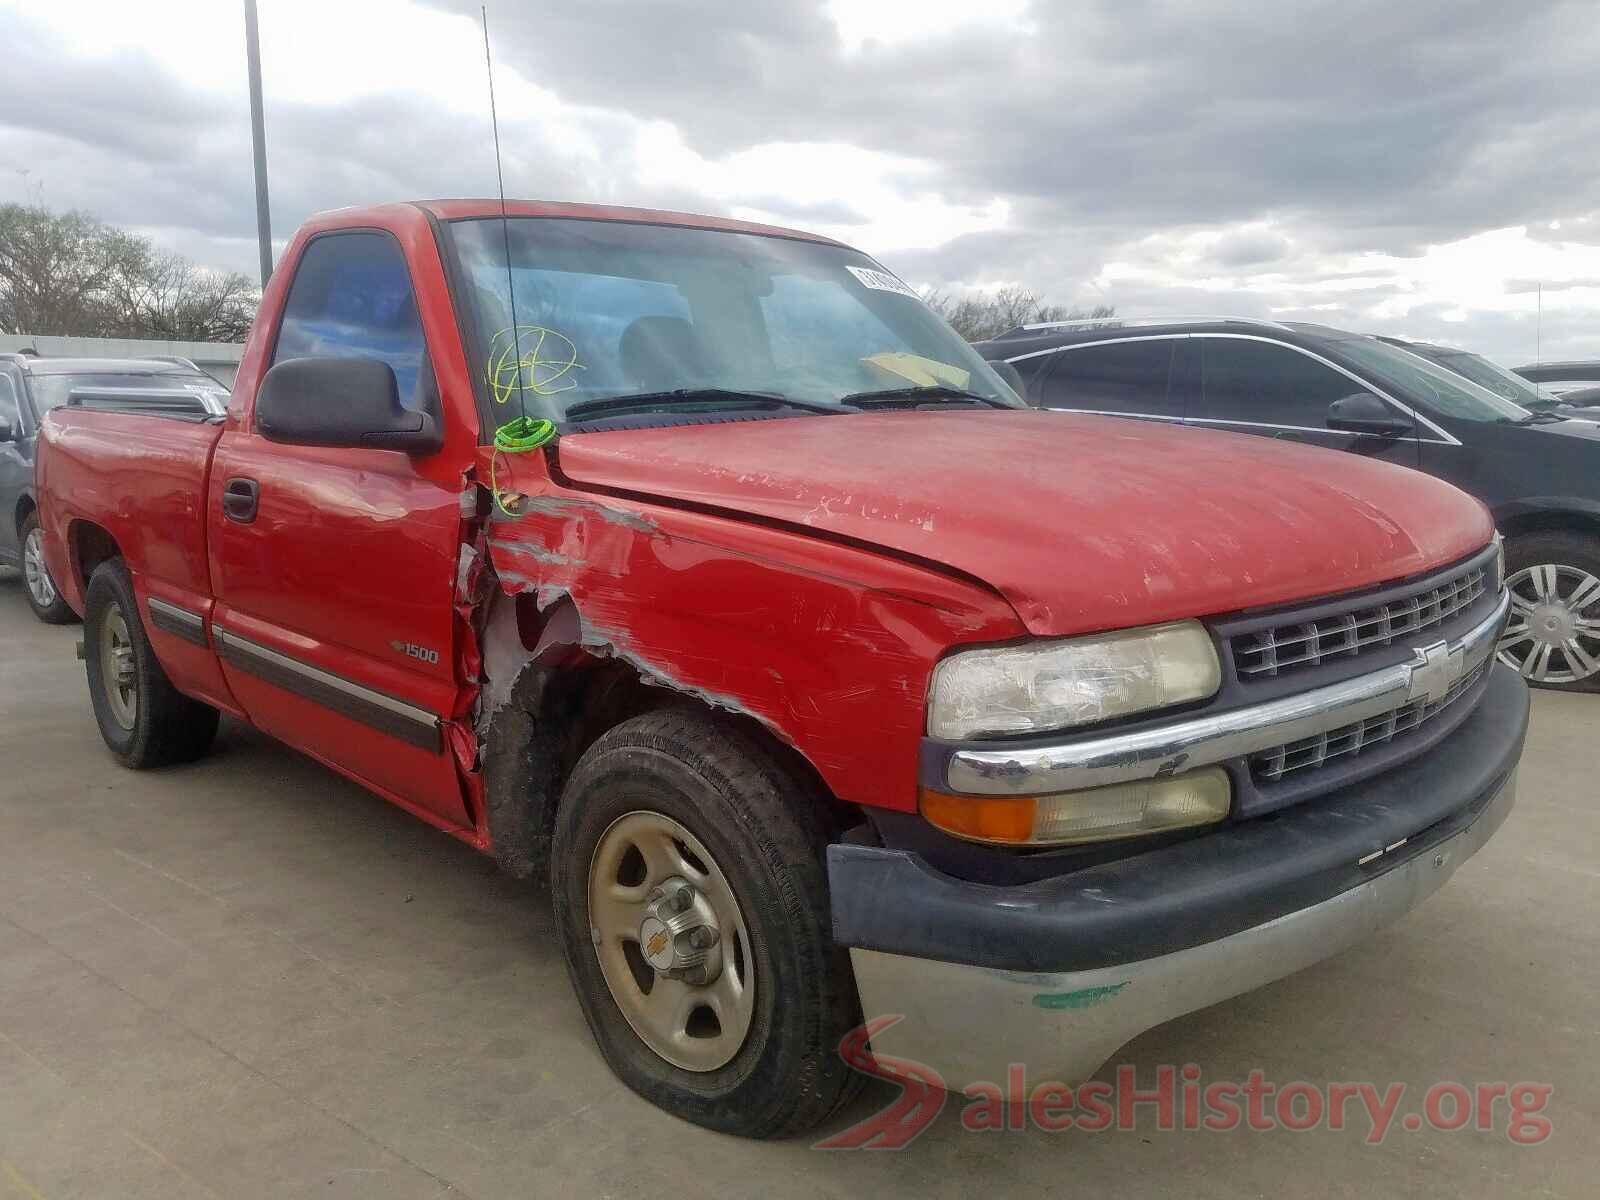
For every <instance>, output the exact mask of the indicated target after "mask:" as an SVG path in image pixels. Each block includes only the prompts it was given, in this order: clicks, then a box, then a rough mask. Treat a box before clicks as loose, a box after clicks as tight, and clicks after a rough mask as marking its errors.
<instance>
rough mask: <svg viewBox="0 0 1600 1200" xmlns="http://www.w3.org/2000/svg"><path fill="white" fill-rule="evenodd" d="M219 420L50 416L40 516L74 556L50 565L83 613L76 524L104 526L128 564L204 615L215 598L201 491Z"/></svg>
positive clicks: (75, 413)
mask: <svg viewBox="0 0 1600 1200" xmlns="http://www.w3.org/2000/svg"><path fill="white" fill-rule="evenodd" d="M222 430H223V425H222V423H221V422H219V421H215V420H206V421H198V420H195V419H193V417H190V416H183V415H176V414H161V413H155V412H148V411H145V412H122V411H113V410H109V409H98V408H91V407H77V406H73V407H68V408H60V409H56V410H55V411H53V412H52V413H51V414H50V415H49V416H48V417H47V418H46V420H45V422H44V425H43V428H42V430H41V434H40V446H39V461H38V468H37V471H38V485H39V497H40V510H41V513H42V519H43V521H44V523H45V525H46V527H47V530H48V531H49V532H50V533H52V534H54V535H56V537H55V539H54V541H55V545H58V546H65V547H68V548H69V551H70V552H71V553H72V554H73V558H74V561H73V562H71V563H70V564H64V563H52V564H51V567H52V571H53V572H54V573H55V575H56V579H57V581H58V584H59V586H60V587H61V589H62V593H63V594H64V595H65V596H66V597H67V601H68V603H70V604H71V605H72V606H73V608H75V609H78V610H80V611H81V609H82V607H83V588H84V586H85V584H86V583H87V580H86V579H85V578H84V576H83V572H82V564H81V563H80V562H78V561H77V543H76V541H75V539H74V536H73V528H72V527H73V525H74V523H75V522H79V521H88V522H91V523H92V524H95V525H98V526H101V527H102V528H104V529H105V530H106V531H107V532H108V533H110V535H111V536H112V538H114V539H115V540H116V543H117V545H118V546H120V547H121V548H122V551H123V553H124V555H125V556H126V558H127V560H128V562H129V563H130V564H132V565H134V567H135V569H136V570H138V571H141V572H142V573H143V574H145V575H147V576H148V577H149V578H150V580H151V581H159V586H160V590H161V591H163V592H170V593H173V598H174V599H180V598H183V599H188V600H189V601H191V602H192V604H193V605H194V607H196V608H200V609H204V608H205V607H206V606H208V605H209V602H210V599H211V584H210V572H209V570H208V567H207V564H206V522H205V503H206V488H207V485H208V483H209V476H210V470H211V453H212V451H213V450H214V449H215V447H216V444H217V441H218V439H219V438H221V436H222Z"/></svg>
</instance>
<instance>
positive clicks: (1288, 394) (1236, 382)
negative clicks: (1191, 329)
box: [1193, 338, 1362, 429]
mask: <svg viewBox="0 0 1600 1200" xmlns="http://www.w3.org/2000/svg"><path fill="white" fill-rule="evenodd" d="M1198 340H1199V341H1200V343H1201V345H1202V346H1203V347H1204V353H1203V357H1202V359H1201V362H1202V371H1203V383H1202V387H1201V390H1202V394H1203V396H1204V399H1203V400H1202V401H1201V406H1200V412H1199V413H1197V414H1193V415H1195V416H1196V417H1197V418H1198V419H1200V420H1206V421H1243V422H1254V423H1259V424H1263V425H1287V426H1297V427H1299V428H1302V429H1326V428H1327V427H1328V405H1330V404H1332V403H1333V402H1334V401H1335V400H1338V399H1339V398H1340V397H1342V396H1349V395H1352V394H1354V393H1356V392H1359V391H1361V390H1362V387H1361V385H1360V384H1359V383H1357V382H1356V381H1355V380H1353V379H1351V378H1350V377H1349V376H1347V375H1342V374H1340V373H1339V372H1338V371H1335V370H1334V369H1333V368H1332V367H1329V366H1325V365H1324V364H1322V363H1319V362H1318V361H1317V360H1316V359H1314V358H1308V357H1307V356H1306V355H1304V354H1301V353H1299V352H1298V351H1296V350H1290V349H1288V348H1287V347H1285V346H1275V345H1273V344H1272V343H1271V342H1253V341H1246V340H1243V339H1241V338H1200V339H1198Z"/></svg>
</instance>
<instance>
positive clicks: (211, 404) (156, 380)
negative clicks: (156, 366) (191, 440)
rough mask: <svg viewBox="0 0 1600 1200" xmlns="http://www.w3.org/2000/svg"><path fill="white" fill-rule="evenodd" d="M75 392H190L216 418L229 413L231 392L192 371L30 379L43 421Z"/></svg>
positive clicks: (130, 372)
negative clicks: (149, 390)
mask: <svg viewBox="0 0 1600 1200" xmlns="http://www.w3.org/2000/svg"><path fill="white" fill-rule="evenodd" d="M73 388H139V389H145V388H159V389H162V390H170V389H177V390H180V391H185V392H191V393H193V394H194V395H196V396H199V397H200V399H201V400H202V401H204V402H205V405H206V409H207V411H209V412H210V413H211V414H212V415H213V416H219V417H220V416H221V415H222V414H223V413H224V412H226V411H227V407H228V389H227V388H225V387H223V386H222V384H220V383H218V382H217V381H216V380H215V379H213V378H211V376H209V375H205V374H200V373H197V372H190V371H160V372H151V371H93V372H87V371H85V372H74V373H73V374H70V375H39V374H30V375H29V376H28V392H29V394H30V395H31V396H32V397H33V407H34V410H35V411H36V412H37V413H38V414H39V416H41V417H43V416H44V414H45V413H47V412H49V411H50V410H51V409H52V408H60V407H61V406H62V405H63V404H65V403H66V402H67V398H68V397H69V396H70V395H71V394H72V389H73Z"/></svg>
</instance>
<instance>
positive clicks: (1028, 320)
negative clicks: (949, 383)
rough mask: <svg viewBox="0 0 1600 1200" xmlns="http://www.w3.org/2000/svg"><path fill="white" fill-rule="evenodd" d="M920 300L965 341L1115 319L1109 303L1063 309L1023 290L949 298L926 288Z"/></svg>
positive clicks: (1114, 310)
mask: <svg viewBox="0 0 1600 1200" xmlns="http://www.w3.org/2000/svg"><path fill="white" fill-rule="evenodd" d="M922 299H923V301H924V302H925V303H926V304H927V305H928V307H929V308H931V309H933V311H934V312H936V313H938V314H939V315H940V316H941V317H943V318H944V319H945V320H946V321H948V322H950V324H951V326H952V327H953V328H954V329H955V331H956V332H957V333H959V334H960V335H961V336H962V337H964V338H966V339H967V341H969V342H981V341H983V340H984V339H985V338H992V337H997V336H999V335H1000V334H1002V333H1005V332H1006V331H1007V330H1008V329H1015V328H1016V327H1017V326H1019V325H1029V324H1033V323H1035V322H1039V321H1073V320H1080V319H1097V318H1102V317H1103V318H1106V319H1107V321H1108V322H1109V321H1111V320H1112V319H1114V318H1115V316H1116V312H1117V310H1116V308H1115V307H1113V306H1112V305H1109V304H1101V305H1096V306H1095V307H1094V308H1092V309H1088V310H1082V309H1076V308H1067V307H1066V306H1065V305H1061V304H1047V303H1046V302H1044V301H1043V300H1041V299H1040V298H1039V295H1038V293H1037V292H1032V291H1029V290H1028V289H1027V288H1024V287H1004V288H1000V289H999V290H998V291H994V292H966V293H963V294H962V295H959V296H951V295H950V294H949V293H947V292H940V291H936V290H935V289H933V288H926V289H924V290H923V293H922Z"/></svg>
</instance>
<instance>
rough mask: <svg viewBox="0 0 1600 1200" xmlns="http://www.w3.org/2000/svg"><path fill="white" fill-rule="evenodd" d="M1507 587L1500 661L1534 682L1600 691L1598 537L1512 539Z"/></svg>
mask: <svg viewBox="0 0 1600 1200" xmlns="http://www.w3.org/2000/svg"><path fill="white" fill-rule="evenodd" d="M1506 586H1507V588H1508V589H1509V590H1510V592H1511V618H1510V620H1509V621H1508V622H1507V624H1506V632H1505V634H1504V635H1503V636H1502V637H1501V639H1500V647H1499V651H1498V654H1499V658H1500V661H1501V662H1503V663H1505V664H1506V665H1507V666H1509V667H1511V668H1512V669H1513V670H1515V671H1517V672H1518V673H1519V674H1520V675H1521V676H1522V677H1523V678H1524V679H1526V680H1527V681H1528V683H1529V684H1530V685H1531V686H1533V687H1542V688H1548V689H1550V690H1551V691H1562V692H1600V542H1597V541H1596V539H1594V538H1591V537H1585V536H1583V535H1582V534H1576V533H1560V532H1556V533H1531V534H1527V535H1525V536H1523V537H1517V538H1511V539H1509V540H1507V542H1506Z"/></svg>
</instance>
